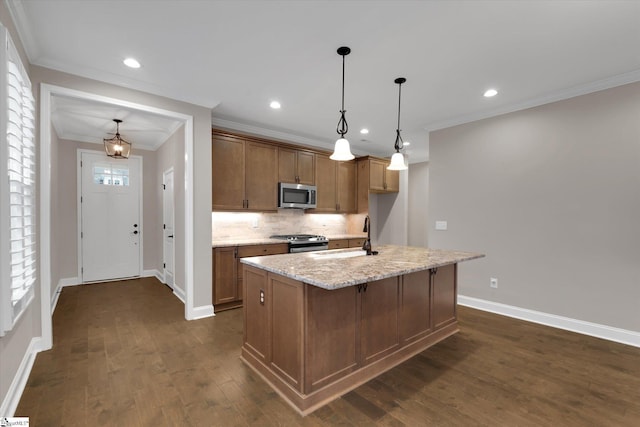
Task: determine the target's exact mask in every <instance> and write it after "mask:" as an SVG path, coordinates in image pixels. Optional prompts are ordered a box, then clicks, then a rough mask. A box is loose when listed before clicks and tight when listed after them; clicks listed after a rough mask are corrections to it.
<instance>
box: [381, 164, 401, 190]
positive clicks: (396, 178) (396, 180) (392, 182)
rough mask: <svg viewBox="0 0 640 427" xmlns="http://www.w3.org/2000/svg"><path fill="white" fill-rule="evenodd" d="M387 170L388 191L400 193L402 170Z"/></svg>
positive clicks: (386, 184) (386, 187) (385, 170)
mask: <svg viewBox="0 0 640 427" xmlns="http://www.w3.org/2000/svg"><path fill="white" fill-rule="evenodd" d="M384 172H385V190H386V191H387V192H388V193H398V192H399V191H400V172H399V171H390V170H389V169H387V168H386V166H385V169H384Z"/></svg>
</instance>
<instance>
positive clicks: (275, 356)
mask: <svg viewBox="0 0 640 427" xmlns="http://www.w3.org/2000/svg"><path fill="white" fill-rule="evenodd" d="M268 277H269V294H270V296H271V298H270V302H269V303H270V310H271V345H272V347H271V369H273V371H274V372H276V374H278V376H279V377H280V378H282V379H283V380H284V381H285V382H287V383H289V384H290V385H291V386H292V387H293V388H295V389H296V390H297V391H300V392H301V391H302V379H303V362H302V351H303V348H302V346H303V344H304V337H303V335H302V331H303V328H302V322H303V317H302V308H303V303H302V297H303V291H304V288H303V284H302V283H301V282H298V281H296V280H292V279H289V278H286V277H283V276H280V275H277V274H272V273H269V275H268Z"/></svg>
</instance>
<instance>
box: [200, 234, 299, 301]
mask: <svg viewBox="0 0 640 427" xmlns="http://www.w3.org/2000/svg"><path fill="white" fill-rule="evenodd" d="M288 252H289V245H288V244H287V243H276V244H267V245H247V246H229V247H221V248H215V249H214V250H213V305H214V309H215V311H216V312H219V311H224V310H230V309H232V308H239V307H242V300H243V299H244V297H243V286H242V282H243V269H242V264H241V263H240V259H241V258H244V257H251V256H263V255H278V254H286V253H288Z"/></svg>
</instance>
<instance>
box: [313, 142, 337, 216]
mask: <svg viewBox="0 0 640 427" xmlns="http://www.w3.org/2000/svg"><path fill="white" fill-rule="evenodd" d="M316 186H317V187H318V193H317V196H316V197H317V199H316V209H315V210H316V211H317V212H335V211H336V162H335V161H333V160H331V159H330V158H329V156H325V155H323V154H318V155H316Z"/></svg>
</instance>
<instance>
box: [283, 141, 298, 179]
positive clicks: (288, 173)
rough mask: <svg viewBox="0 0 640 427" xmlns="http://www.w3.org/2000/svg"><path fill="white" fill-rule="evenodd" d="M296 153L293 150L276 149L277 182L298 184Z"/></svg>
mask: <svg viewBox="0 0 640 427" xmlns="http://www.w3.org/2000/svg"><path fill="white" fill-rule="evenodd" d="M296 158H297V153H296V151H295V150H289V149H287V148H278V181H280V182H289V183H293V182H298V181H297V177H298V174H297V172H296V162H297V160H296Z"/></svg>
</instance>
